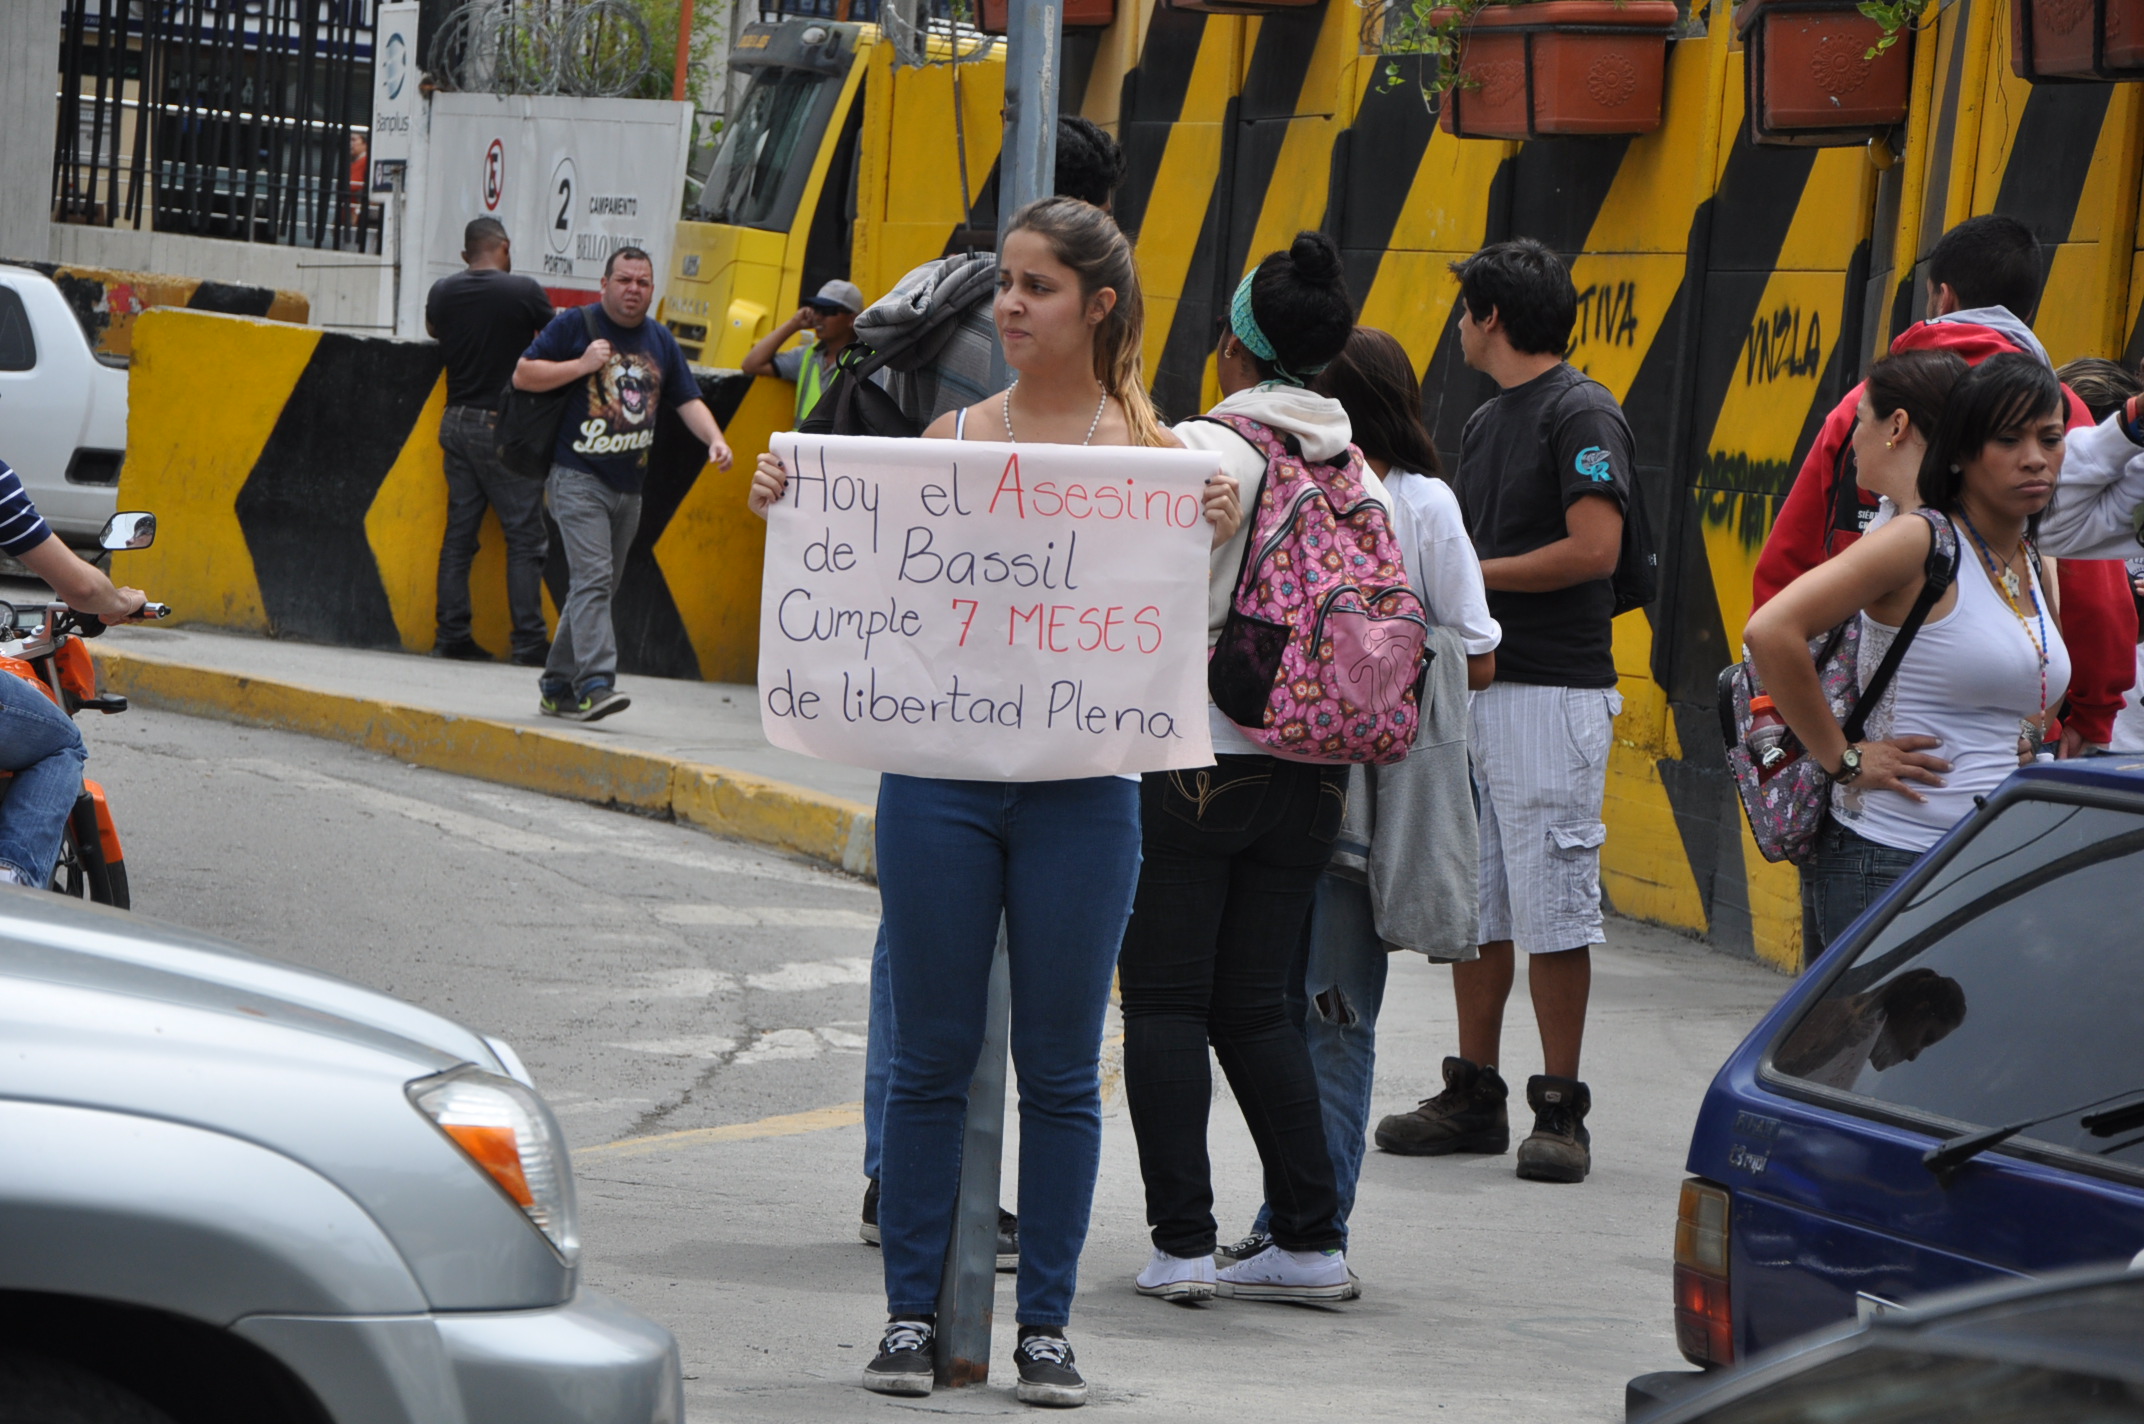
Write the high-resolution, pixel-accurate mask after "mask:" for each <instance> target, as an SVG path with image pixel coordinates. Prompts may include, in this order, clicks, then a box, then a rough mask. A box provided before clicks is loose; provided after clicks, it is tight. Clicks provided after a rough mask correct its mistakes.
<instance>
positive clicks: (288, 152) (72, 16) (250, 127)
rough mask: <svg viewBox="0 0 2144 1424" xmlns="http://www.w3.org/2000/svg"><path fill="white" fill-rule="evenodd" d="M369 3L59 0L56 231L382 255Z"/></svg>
mask: <svg viewBox="0 0 2144 1424" xmlns="http://www.w3.org/2000/svg"><path fill="white" fill-rule="evenodd" d="M376 3H377V0H65V9H64V12H63V20H62V24H63V27H64V28H63V33H62V39H61V45H60V74H59V95H58V99H59V142H58V147H57V151H56V153H55V154H54V158H53V165H52V216H53V218H54V220H55V221H59V222H75V223H87V224H92V225H97V226H105V227H109V226H114V225H122V224H123V225H125V226H128V227H134V228H152V229H154V230H156V231H158V232H179V233H190V234H194V235H197V236H202V237H222V238H235V239H237V240H239V241H242V242H268V243H282V244H286V245H298V246H305V247H317V248H327V249H332V250H336V251H345V252H376V251H378V250H379V211H378V209H377V208H375V207H373V206H372V205H371V204H370V203H369V202H368V201H367V197H366V192H365V189H366V178H367V169H368V165H369V159H368V154H367V149H366V145H367V142H368V140H369V137H370V128H369V125H370V120H371V104H372V38H373V25H374V19H375V6H376Z"/></svg>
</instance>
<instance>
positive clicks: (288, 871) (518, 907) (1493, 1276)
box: [84, 711, 1783, 1424]
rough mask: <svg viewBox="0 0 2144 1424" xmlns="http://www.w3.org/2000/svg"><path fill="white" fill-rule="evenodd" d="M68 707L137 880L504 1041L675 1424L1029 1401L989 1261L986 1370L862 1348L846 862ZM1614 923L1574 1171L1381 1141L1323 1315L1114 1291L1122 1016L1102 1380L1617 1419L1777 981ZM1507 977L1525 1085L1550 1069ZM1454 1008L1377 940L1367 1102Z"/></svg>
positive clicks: (1104, 1244) (321, 748) (1174, 1392)
mask: <svg viewBox="0 0 2144 1424" xmlns="http://www.w3.org/2000/svg"><path fill="white" fill-rule="evenodd" d="M84 731H85V734H86V735H87V736H88V738H89V740H90V746H91V756H92V761H91V774H92V775H94V776H96V777H98V778H99V779H100V780H102V781H103V782H104V784H105V786H106V787H107V790H108V792H109V794H110V796H111V801H112V805H113V808H114V812H115V814H116V816H117V818H118V823H119V828H120V832H121V835H122V837H123V838H124V840H125V844H126V850H127V868H128V872H129V875H130V877H131V880H132V884H133V888H134V898H135V906H136V908H137V910H138V911H139V912H141V913H144V914H151V915H157V916H161V917H164V918H168V919H172V920H176V921H179V922H182V923H185V924H189V925H193V926H196V927H199V928H202V929H206V930H210V931H213V932H215V933H219V934H222V935H226V936H228V937H229V938H231V939H233V940H236V941H238V942H239V943H241V944H244V945H247V946H249V947H251V948H253V949H255V950H258V951H260V952H263V953H266V954H269V955H272V956H275V957H278V958H281V959H285V960H289V961H291V962H294V963H298V964H303V965H307V966H310V967H313V968H317V969H322V970H326V971H329V972H332V973H336V974H340V975H343V976H345V977H347V978H350V979H354V980H356V981H358V982H361V983H364V984H367V985H370V986H372V987H375V988H378V989H383V990H386V991H388V992H391V993H394V994H398V995H401V996H402V997H404V998H407V999H411V1000H414V1001H416V1002H418V1003H422V1004H425V1005H427V1006H429V1007H431V1008H433V1009H436V1010H439V1011H440V1012H443V1013H446V1014H449V1015H452V1016H453V1017H455V1018H458V1019H460V1020H462V1021H464V1022H466V1023H468V1024H470V1025H472V1026H474V1027H476V1028H479V1029H482V1030H484V1031H486V1032H495V1033H500V1034H503V1035H504V1036H505V1037H506V1038H507V1039H509V1040H510V1041H511V1042H512V1043H513V1044H514V1045H515V1046H516V1047H517V1048H518V1049H519V1050H520V1052H521V1054H522V1056H523V1058H524V1059H525V1060H526V1061H527V1063H528V1065H529V1068H530V1069H531V1071H532V1073H533V1075H534V1077H535V1079H536V1081H537V1083H538V1085H539V1087H541V1088H542V1089H543V1091H544V1092H545V1094H546V1095H547V1096H548V1097H549V1098H550V1099H551V1101H552V1102H553V1104H554V1105H555V1106H556V1108H557V1110H558V1112H559V1115H560V1118H561V1120H562V1121H563V1122H564V1124H565V1126H566V1129H567V1132H568V1134H569V1137H570V1139H571V1141H572V1143H573V1146H574V1149H575V1157H576V1166H577V1171H578V1176H579V1180H580V1186H581V1204H582V1215H583V1223H582V1236H583V1240H584V1241H585V1243H586V1247H585V1254H584V1257H583V1260H584V1272H585V1278H586V1279H587V1281H588V1282H589V1283H590V1284H592V1285H594V1286H596V1287H598V1288H600V1289H602V1290H605V1291H609V1292H611V1293H613V1294H615V1295H618V1296H620V1297H622V1298H623V1299H625V1300H626V1301H628V1302H630V1303H631V1304H633V1305H634V1306H636V1307H637V1308H638V1309H640V1310H642V1311H644V1312H646V1313H647V1314H649V1315H651V1316H653V1317H655V1318H656V1319H658V1320H661V1321H663V1322H664V1323H665V1324H667V1325H668V1326H669V1327H670V1328H671V1329H672V1330H674V1331H675V1332H676V1333H677V1336H678V1339H679V1342H680V1344H681V1346H682V1347H683V1353H684V1361H685V1374H686V1386H685V1387H686V1397H687V1402H688V1406H689V1408H690V1411H691V1417H692V1419H693V1420H694V1421H695V1424H707V1421H713V1420H724V1421H754V1420H770V1421H772V1420H780V1421H789V1420H821V1419H843V1418H860V1417H866V1416H868V1417H881V1416H885V1415H887V1414H889V1413H891V1412H894V1411H910V1412H914V1411H917V1410H926V1411H936V1412H941V1413H954V1414H998V1413H1025V1412H1026V1407H1025V1406H1022V1405H1020V1404H1018V1403H1017V1402H1015V1401H1014V1400H1013V1398H1012V1395H1011V1390H1010V1382H1011V1380H1012V1377H1013V1375H1012V1368H1011V1363H1010V1348H1011V1326H1010V1321H1011V1291H1010V1282H1011V1278H1010V1277H1009V1276H1002V1277H1000V1278H999V1280H1000V1294H999V1305H1000V1315H999V1330H998V1340H997V1349H996V1354H995V1363H994V1366H993V1369H992V1372H991V1374H992V1382H991V1384H990V1385H988V1386H986V1387H984V1388H980V1389H971V1390H966V1391H959V1392H941V1393H939V1394H938V1395H937V1396H935V1397H934V1398H932V1399H930V1400H927V1401H915V1402H906V1403H903V1402H895V1401H892V1400H887V1399H883V1398H881V1397H878V1396H873V1395H867V1394H865V1393H864V1392H863V1391H862V1390H860V1389H859V1388H857V1386H856V1383H855V1381H856V1374H857V1371H858V1370H859V1369H860V1368H861V1366H862V1365H863V1363H864V1361H865V1359H866V1358H867V1357H868V1353H869V1350H870V1348H871V1346H872V1345H873V1343H874V1342H875V1340H876V1336H877V1329H878V1326H879V1323H880V1322H881V1321H882V1319H883V1314H882V1310H883V1305H882V1302H883V1295H882V1294H881V1284H880V1277H879V1256H878V1253H877V1252H876V1251H874V1250H872V1249H871V1248H869V1247H866V1246H864V1245H862V1244H861V1243H859V1242H858V1240H857V1238H856V1234H855V1227H856V1208H857V1203H858V1201H859V1199H860V1196H861V1192H862V1187H863V1177H862V1172H861V1165H860V1164H861V1159H862V1150H863V1133H862V1129H861V1127H860V1126H858V1125H857V1123H858V1122H859V1113H858V1111H857V1106H856V1105H857V1100H858V1099H859V1098H860V1096H861V1091H862V1071H863V1055H862V1047H863V1032H864V1017H865V1005H866V991H865V980H866V972H867V964H868V956H869V954H870V950H871V938H872V929H873V926H874V924H875V922H876V916H877V908H878V904H877V896H876V894H875V893H874V891H873V890H872V888H871V887H870V886H868V885H865V884H862V883H860V882H857V881H853V880H849V879H845V878H843V877H840V876H838V875H834V874H831V873H828V872H825V871H820V870H817V869H814V868H812V867H810V866H808V865H804V864H802V863H800V862H797V861H793V860H789V859H786V858H784V857H782V856H779V855H775V854H772V853H769V852H765V851H761V850H758V849H755V848H752V847H748V846H742V845H736V844H731V843H725V842H722V841H718V840H715V839H713V838H710V837H708V836H705V835H703V834H700V833H698V832H696V831H691V830H686V829H682V828H679V827H676V826H671V825H665V824H660V823H656V822H652V821H647V820H642V819H638V818H635V817H631V816H627V815H622V814H616V813H611V812H606V811H600V810H594V809H591V808H588V807H584V806H580V805H576V804H573V803H569V802H563V801H557V800H553V799H550V798H547V797H543V796H538V795H533V794H530V793H527V792H520V791H512V790H506V789H502V788H499V787H496V786H491V785H487V784H485V783H481V782H476V781H471V780H464V779H461V778H457V777H453V776H450V775H445V774H442V773H437V772H430V771H422V770H416V769H412V768H408V767H405V766H402V765H400V764H398V763H395V762H391V761H387V760H384V759H381V758H378V757H374V756H371V755H368V754H365V753H362V752H357V751H354V750H351V749H349V748H345V747H342V746H339V745H335V744H332V743H326V742H319V741H314V740H312V739H309V738H305V737H299V736H294V735H288V734H283V733H274V732H262V731H253V730H247V729H242V728H236V727H230V726H226V725H223V724H220V723H215V722H207V721H199V720H195V719H191V718H185V717H179V716H175V715H171V714H165V713H157V712H147V711H137V712H133V713H129V714H127V715H125V716H122V717H114V718H109V719H94V720H89V721H87V722H86V724H85V726H84ZM1610 938H1611V943H1610V944H1609V945H1608V946H1607V947H1606V948H1604V949H1601V950H1597V951H1596V957H1595V980H1594V982H1595V1007H1594V1013H1593V1018H1592V1029H1591V1035H1592V1036H1591V1039H1590V1041H1589V1044H1588V1056H1587V1063H1586V1077H1587V1078H1588V1080H1589V1081H1590V1082H1591V1084H1592V1086H1593V1090H1594V1096H1595V1101H1596V1108H1595V1111H1594V1116H1593V1119H1592V1127H1593V1132H1594V1141H1595V1159H1596V1166H1595V1169H1594V1173H1593V1176H1592V1179H1591V1180H1590V1181H1588V1182H1587V1183H1585V1184H1584V1185H1582V1186H1572V1187H1566V1186H1548V1185H1542V1184H1537V1183H1528V1182H1521V1181H1519V1180H1517V1179H1516V1178H1515V1177H1514V1176H1513V1175H1512V1171H1511V1158H1510V1157H1508V1156H1505V1157H1499V1158H1486V1159H1484V1158H1468V1159H1463V1160H1454V1159H1441V1160H1419V1159H1405V1158H1394V1157H1388V1156H1385V1155H1383V1154H1380V1153H1376V1152H1372V1153H1371V1154H1370V1158H1369V1161H1368V1163H1367V1165H1366V1168H1365V1172H1364V1180H1363V1186H1362V1192H1361V1200H1360V1202H1359V1203H1358V1205H1357V1208H1356V1213H1355V1218H1354V1238H1355V1245H1354V1250H1353V1253H1352V1264H1353V1266H1354V1268H1355V1270H1356V1271H1357V1273H1358V1274H1359V1275H1360V1276H1361V1277H1362V1279H1363V1283H1364V1294H1363V1298H1362V1299H1361V1300H1360V1301H1358V1302H1354V1303H1351V1304H1349V1305H1347V1306H1345V1307H1341V1308H1336V1309H1331V1310H1320V1309H1310V1308H1300V1307H1288V1306H1272V1305H1256V1304H1239V1303H1235V1302H1226V1301H1224V1302H1216V1303H1214V1304H1211V1305H1208V1306H1206V1307H1203V1308H1198V1309H1185V1308H1181V1307H1174V1306H1169V1305H1164V1304H1161V1303H1158V1302H1154V1301H1148V1300H1144V1299H1141V1298H1139V1297H1138V1296H1136V1295H1134V1294H1133V1293H1132V1291H1131V1289H1130V1276H1131V1274H1132V1273H1133V1272H1134V1271H1136V1270H1137V1269H1138V1268H1139V1266H1140V1265H1141V1264H1143V1263H1144V1260H1145V1257H1146V1250H1147V1247H1146V1243H1145V1228H1144V1221H1143V1208H1142V1200H1141V1194H1140V1190H1139V1178H1138V1169H1137V1157H1136V1153H1135V1149H1134V1144H1133V1140H1132V1134H1131V1126H1130V1122H1129V1119H1128V1118H1127V1116H1126V1114H1125V1111H1124V1105H1123V1097H1122V1091H1121V1085H1120V1084H1119V1083H1118V1081H1117V1079H1116V1075H1115V1073H1114V1071H1113V1065H1114V1061H1115V1047H1116V1035H1117V1031H1118V1030H1117V1024H1116V1020H1115V1018H1114V1016H1112V1019H1111V1023H1110V1027H1109V1034H1110V1036H1111V1044H1110V1050H1109V1052H1110V1057H1109V1059H1107V1060H1105V1069H1107V1070H1112V1071H1108V1073H1107V1079H1106V1081H1107V1086H1108V1099H1107V1103H1106V1106H1105V1112H1106V1115H1107V1116H1106V1121H1105V1127H1104V1152H1103V1168H1102V1181H1101V1185H1100V1188H1099V1191H1098V1193H1097V1198H1096V1210H1095V1217H1094V1225H1093V1230H1092V1234H1091V1235H1090V1237H1089V1241H1088V1247H1087V1254H1086V1257H1085V1260H1084V1262H1083V1275H1082V1281H1081V1289H1080V1295H1079V1301H1078V1305H1077V1307H1076V1310H1075V1319H1074V1324H1073V1328H1072V1332H1071V1333H1072V1339H1073V1343H1074V1345H1075V1347H1076V1348H1077V1349H1078V1351H1079V1355H1080V1360H1081V1363H1082V1366H1083V1368H1084V1369H1085V1371H1086V1373H1087V1375H1088V1377H1089V1379H1090V1380H1091V1381H1093V1383H1094V1387H1095V1388H1094V1395H1093V1402H1092V1403H1091V1404H1090V1406H1089V1408H1090V1409H1091V1410H1093V1411H1096V1412H1099V1413H1102V1414H1108V1415H1116V1416H1121V1417H1126V1418H1159V1417H1162V1416H1164V1415H1166V1416H1167V1417H1170V1418H1173V1419H1184V1420H1208V1419H1211V1420H1231V1421H1234V1420H1241V1419H1244V1418H1246V1417H1257V1418H1269V1419H1287V1420H1293V1419H1307V1418H1313V1417H1321V1416H1329V1417H1335V1418H1338V1417H1352V1418H1359V1419H1388V1418H1389V1419H1401V1418H1405V1419H1412V1420H1419V1419H1422V1418H1425V1417H1436V1418H1446V1419H1452V1420H1465V1421H1483V1424H1494V1422H1495V1421H1536V1420H1538V1421H1549V1420H1591V1421H1601V1420H1611V1419H1619V1418H1620V1417H1621V1413H1622V1384H1623V1381H1624V1380H1625V1379H1626V1378H1628V1377H1629V1376H1631V1375H1633V1374H1637V1373H1641V1372H1644V1371H1647V1370H1654V1369H1664V1368H1673V1367H1676V1366H1678V1365H1679V1364H1680V1361H1679V1359H1678V1357H1677V1356H1676V1353H1675V1348H1674V1339H1673V1332H1672V1327H1671V1321H1670V1302H1669V1252H1670V1248H1671V1239H1672V1232H1673V1226H1674V1216H1675V1202H1676V1191H1677V1184H1678V1182H1679V1181H1680V1180H1681V1177H1682V1170H1681V1164H1682V1160H1683V1155H1684V1151H1685V1147H1686V1144H1687V1140H1688V1135H1689V1130H1690V1125H1691V1122H1692V1121H1693V1119H1694V1116H1695V1113H1696V1108H1697V1103H1698V1099H1699V1095H1700V1094H1701V1093H1702V1091H1703V1089H1704V1086H1705V1084H1706V1082H1707V1081H1708V1080H1709V1078H1710V1076H1711V1074H1712V1072H1713V1071H1714V1069H1715V1067H1716V1066H1717V1065H1718V1063H1719V1062H1720V1061H1721V1060H1722V1058H1724V1057H1725V1055H1726V1054H1727V1053H1728V1051H1729V1050H1730V1049H1731V1048H1732V1047H1733V1046H1734V1044H1735V1043H1736V1042H1737V1041H1739V1039H1740V1037H1741V1035H1742V1034H1743V1032H1744V1031H1745V1030H1746V1029H1747V1027H1748V1026H1749V1024H1750V1023H1751V1022H1753V1021H1754V1019H1755V1018H1756V1016H1757V1015H1758V1014H1760V1013H1761V1012H1762V1011H1763V1010H1764V1008H1765V1007H1766V1006H1767V1005H1769V1004H1770V1003H1771V1002H1772V1000H1773V999H1775V998H1776V997H1777V995H1778V993H1779V991H1780V989H1781V987H1782V983H1783V981H1781V980H1780V979H1778V978H1776V977H1775V976H1773V975H1771V974H1769V973H1767V972H1765V971H1763V970H1761V969H1758V968H1756V967H1754V966H1751V965H1748V964H1744V963H1738V962H1734V961H1731V960H1728V959H1726V958H1724V957H1722V956H1720V955H1717V954H1714V953H1712V952H1710V951H1708V950H1706V949H1705V948H1703V947H1702V946H1700V945H1696V944H1693V943H1690V942H1689V941H1686V940H1682V939H1679V938H1676V937H1674V936H1672V935H1668V934H1665V933H1662V932H1659V931H1655V930H1650V929H1647V928H1644V927H1642V926H1636V925H1632V924H1628V923H1622V922H1615V923H1613V924H1612V926H1611V929H1610ZM1519 998H1520V1000H1521V1002H1515V1004H1514V1011H1513V1016H1512V1019H1513V1021H1512V1023H1511V1024H1510V1026H1509V1028H1508V1029H1507V1045H1508V1046H1509V1047H1510V1049H1511V1051H1510V1053H1509V1055H1508V1057H1509V1059H1510V1062H1508V1063H1507V1065H1506V1069H1507V1075H1508V1076H1511V1077H1512V1078H1513V1080H1514V1082H1517V1081H1519V1080H1521V1079H1522V1078H1523V1076H1524V1074H1526V1073H1528V1072H1531V1071H1535V1070H1536V1068H1537V1066H1538V1065H1537V1059H1536V1057H1535V1050H1534V1046H1533V1044H1534V1040H1533V1027H1532V1022H1531V1019H1530V1017H1529V1015H1528V1013H1527V1011H1526V1009H1525V1007H1524V1004H1523V1002H1522V1001H1523V994H1522V995H1520V996H1519ZM1451 1023H1452V1012H1451V996H1450V990H1449V987H1448V972H1447V971H1443V970H1438V969H1433V968H1431V967H1429V966H1427V965H1426V964H1424V963H1422V962H1421V961H1418V960H1415V959H1413V958H1412V957H1411V956H1410V957H1405V958H1404V962H1400V963H1396V964H1395V967H1394V974H1393V980H1392V986H1391V990H1390V992H1389V995H1388V998H1387V1000H1386V1005H1385V1011H1384V1021H1383V1024H1382V1026H1381V1028H1382V1033H1381V1042H1380V1049H1381V1054H1380V1063H1379V1080H1378V1091H1377V1100H1378V1109H1377V1110H1378V1111H1380V1112H1383V1111H1390V1110H1395V1109H1399V1108H1404V1107H1407V1106H1410V1105H1411V1104H1412V1103H1413V1101H1414V1100H1415V1099H1416V1098H1417V1097H1420V1096H1424V1095H1426V1094H1427V1093H1429V1092H1431V1091H1433V1090H1434V1088H1435V1086H1436V1077H1437V1067H1438V1062H1439V1059H1440V1057H1441V1056H1442V1054H1444V1053H1446V1052H1449V1051H1451V1044H1452V1041H1453V1040H1452V1028H1451ZM1216 1080H1217V1081H1219V1074H1218V1072H1217V1073H1216ZM1223 1092H1224V1094H1225V1089H1224V1090H1223ZM1515 1117H1516V1115H1515ZM1521 1130H1522V1131H1523V1128H1522V1129H1521ZM1016 1133H1017V1124H1016V1122H1015V1123H1009V1124H1008V1133H1007V1136H1008V1156H1009V1155H1010V1149H1011V1146H1012V1143H1013V1142H1014V1141H1016ZM1212 1136H1213V1157H1214V1167H1215V1181H1216V1189H1217V1193H1218V1195H1219V1198H1220V1201H1221V1208H1222V1224H1223V1230H1224V1233H1225V1234H1226V1235H1229V1236H1233V1235H1235V1234H1237V1233H1238V1232H1239V1231H1240V1229H1241V1228H1243V1227H1246V1226H1247V1225H1248V1222H1249V1218H1250V1215H1251V1213H1252V1212H1253V1211H1254V1210H1255V1208H1256V1206H1257V1200H1258V1191H1259V1187H1258V1172H1257V1166H1256V1157H1255V1154H1254V1153H1253V1151H1252V1149H1251V1147H1250V1142H1249V1138H1248V1136H1247V1134H1246V1133H1245V1132H1244V1131H1243V1127H1242V1123H1241V1119H1240V1116H1239V1115H1238V1114H1237V1113H1236V1112H1235V1110H1234V1108H1233V1105H1232V1104H1230V1103H1228V1102H1226V1101H1224V1102H1222V1103H1220V1104H1218V1105H1217V1111H1216V1114H1215V1118H1214V1131H1213V1134H1212ZM1007 1177H1008V1180H1007V1185H1006V1200H1007V1201H1008V1202H1010V1201H1011V1200H1012V1199H1013V1196H1012V1194H1013V1184H1012V1181H1011V1173H1010V1171H1009V1170H1008V1173H1007Z"/></svg>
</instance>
